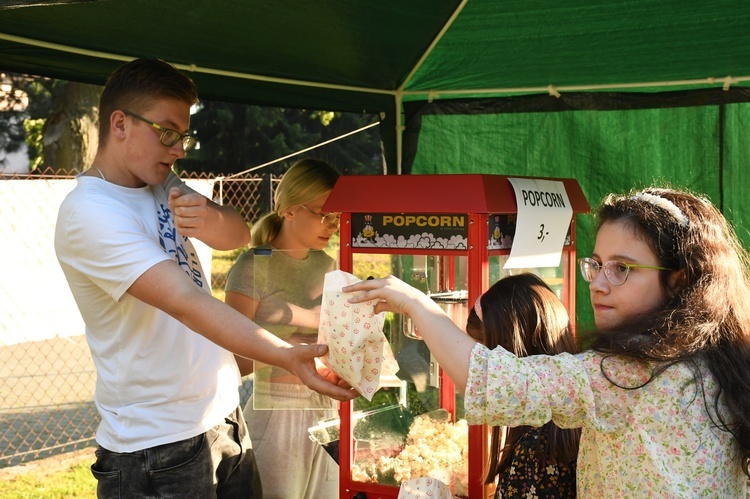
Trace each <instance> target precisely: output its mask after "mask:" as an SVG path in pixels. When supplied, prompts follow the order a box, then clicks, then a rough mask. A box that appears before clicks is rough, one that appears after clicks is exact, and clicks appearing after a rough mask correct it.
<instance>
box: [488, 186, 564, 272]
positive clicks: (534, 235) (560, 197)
mask: <svg viewBox="0 0 750 499" xmlns="http://www.w3.org/2000/svg"><path fill="white" fill-rule="evenodd" d="M508 180H509V181H510V183H511V185H513V190H514V191H515V193H516V205H517V206H518V218H517V221H516V235H515V237H514V238H513V246H512V247H511V249H510V256H509V257H508V261H507V262H506V263H505V265H504V266H503V268H506V269H519V268H536V267H557V266H559V265H560V258H561V257H562V248H563V245H564V244H565V236H566V235H567V233H568V228H569V227H570V220H571V217H572V216H573V208H572V207H571V205H570V200H569V199H568V193H567V191H566V190H565V185H564V184H563V183H562V182H557V181H554V180H536V179H529V178H509V179H508Z"/></svg>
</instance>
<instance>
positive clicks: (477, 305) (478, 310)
mask: <svg viewBox="0 0 750 499" xmlns="http://www.w3.org/2000/svg"><path fill="white" fill-rule="evenodd" d="M481 299H482V295H479V296H477V301H475V302H474V311H475V312H476V313H477V317H479V320H480V321H482V322H484V319H482V304H481V303H479V300H481Z"/></svg>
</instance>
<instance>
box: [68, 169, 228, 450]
mask: <svg viewBox="0 0 750 499" xmlns="http://www.w3.org/2000/svg"><path fill="white" fill-rule="evenodd" d="M172 186H179V187H181V188H182V189H183V190H190V189H189V188H188V187H187V186H185V185H184V184H183V183H182V182H181V181H180V179H179V178H177V176H176V175H174V174H172V173H170V174H169V175H168V177H167V179H166V180H165V182H164V184H163V185H161V186H146V187H142V188H128V187H122V186H118V185H115V184H112V183H110V182H107V181H105V180H102V179H100V178H96V177H88V176H82V177H79V178H78V185H77V186H76V187H75V188H74V189H73V191H71V192H70V194H68V196H67V197H66V198H65V200H64V201H63V203H62V205H61V206H60V211H59V213H58V219H57V226H56V229H55V251H56V253H57V258H58V260H59V262H60V265H61V267H62V269H63V272H64V273H65V277H66V278H67V280H68V284H69V286H70V289H71V291H72V293H73V296H74V298H75V300H76V303H77V304H78V308H79V310H80V312H81V315H82V316H83V320H84V322H85V324H86V338H87V341H88V344H89V348H90V349H91V355H92V357H93V360H94V364H95V365H96V370H97V382H96V394H95V401H96V405H97V408H98V409H99V413H100V415H101V418H102V421H101V424H100V425H99V429H98V431H97V434H96V440H97V442H98V443H99V445H101V446H102V447H104V448H106V449H108V450H111V451H114V452H133V451H136V450H141V449H146V448H149V447H154V446H157V445H162V444H166V443H171V442H177V441H180V440H184V439H186V438H190V437H194V436H196V435H199V434H201V433H203V432H205V431H206V430H207V429H209V428H211V427H213V426H215V425H217V424H219V423H220V422H222V421H223V420H224V417H226V416H227V415H228V414H229V413H230V412H232V411H233V410H234V409H235V408H236V407H237V406H238V404H239V393H238V390H237V385H238V383H239V381H240V375H239V370H238V368H237V364H236V362H235V361H234V357H233V355H232V354H231V353H230V352H228V351H227V350H225V349H223V348H221V347H219V346H218V345H216V344H215V343H213V342H211V341H209V340H208V339H206V338H205V337H203V336H201V335H200V334H198V333H196V332H194V331H192V330H191V329H189V328H188V327H187V326H185V325H184V324H182V323H181V322H179V321H177V320H176V319H174V318H172V317H171V316H169V315H167V314H166V313H164V312H162V311H161V310H159V309H157V308H154V307H152V306H150V305H147V304H145V303H143V302H141V301H140V300H137V299H136V298H134V297H132V296H131V295H129V294H127V293H126V291H127V290H128V289H129V288H130V286H131V285H132V284H133V283H134V282H135V280H136V279H137V278H138V277H140V276H141V275H142V274H143V273H144V272H145V271H146V270H148V269H149V268H151V267H153V266H154V265H156V264H157V263H159V262H162V261H164V260H170V259H171V260H174V261H176V262H177V263H178V264H179V265H180V266H181V267H182V268H183V269H184V270H185V272H186V273H187V274H188V275H189V276H190V277H191V278H192V279H193V281H194V282H195V284H196V285H197V286H199V287H201V288H202V289H203V290H204V291H205V292H206V293H209V294H211V290H210V289H209V287H208V285H207V281H206V279H205V275H204V272H203V269H202V267H201V265H200V261H199V260H198V257H197V255H196V252H195V250H194V248H193V245H192V244H191V243H190V241H189V240H188V239H187V238H185V237H182V236H179V235H177V233H176V231H175V228H174V221H173V219H172V216H171V211H170V210H169V205H168V192H169V189H170V187H172Z"/></svg>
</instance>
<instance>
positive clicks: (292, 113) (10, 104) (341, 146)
mask: <svg viewBox="0 0 750 499" xmlns="http://www.w3.org/2000/svg"><path fill="white" fill-rule="evenodd" d="M0 82H3V83H5V85H6V86H7V85H10V88H11V90H10V91H5V92H2V93H0V151H3V150H4V151H6V152H13V151H17V150H18V148H19V147H20V146H21V144H23V143H24V141H25V142H26V144H27V146H28V150H29V162H30V165H31V168H32V169H34V168H35V167H37V166H42V165H43V166H45V167H53V168H58V169H59V168H62V169H66V170H69V169H76V170H82V169H84V168H86V167H88V166H89V165H90V161H91V159H93V153H94V149H95V147H96V141H95V135H96V134H95V131H96V120H97V105H98V97H99V95H100V92H101V89H102V87H100V86H95V85H87V84H83V83H77V82H68V81H64V80H54V79H50V78H44V77H40V76H29V75H20V74H14V73H5V74H4V76H3V78H2V80H0ZM6 86H4V87H3V89H5V88H6ZM199 90H200V89H199ZM195 111H196V112H195V113H194V114H193V115H192V117H191V128H192V130H193V133H195V134H196V135H197V136H198V140H199V145H198V147H197V148H196V149H195V150H193V151H190V153H189V154H188V155H187V157H186V158H184V159H182V160H180V161H179V162H178V163H177V165H178V167H179V168H180V169H182V170H185V171H191V172H206V173H213V174H223V175H231V174H233V173H240V172H244V171H247V170H249V169H252V168H254V167H256V166H258V165H262V164H265V163H269V162H273V164H271V165H269V166H268V167H265V168H263V169H262V170H258V173H266V172H270V173H277V174H278V173H283V172H284V171H286V169H287V168H288V167H289V166H290V165H291V164H293V163H294V162H295V161H297V160H298V159H301V158H303V157H312V158H316V159H320V160H323V161H326V162H328V163H329V164H331V165H332V166H333V167H334V168H336V169H337V170H338V171H339V172H340V173H342V174H378V173H382V172H383V171H384V168H383V159H382V158H383V156H382V151H381V145H380V133H379V128H378V127H377V126H375V127H372V128H369V129H367V130H364V131H362V132H359V133H356V134H352V135H350V136H348V137H346V138H343V139H341V140H336V141H333V142H331V143H330V144H327V145H325V146H321V147H315V146H317V145H319V144H321V143H323V142H326V141H329V140H332V139H335V138H337V137H340V136H342V135H344V134H347V133H349V132H352V131H354V130H358V129H360V128H362V127H364V126H365V125H369V124H372V123H374V122H376V121H377V119H378V117H377V116H373V115H367V114H361V115H360V114H352V113H337V112H331V111H319V110H318V111H310V110H304V109H291V108H273V107H260V106H250V105H245V104H238V103H231V102H219V101H208V100H206V101H202V102H201V103H200V105H199V106H198V107H197V109H196V110H195ZM24 123H25V125H24ZM40 133H41V136H40V135H39V134H40ZM313 147H315V148H314V149H312V150H310V151H307V152H305V153H302V154H299V155H294V154H295V153H297V152H299V151H302V150H305V149H308V148H313ZM290 155H294V156H290ZM285 156H290V157H289V158H288V159H286V160H283V161H279V162H276V161H275V160H278V159H279V158H282V157H285ZM1 158H2V156H1V155H0V160H1ZM0 166H2V165H1V164H0Z"/></svg>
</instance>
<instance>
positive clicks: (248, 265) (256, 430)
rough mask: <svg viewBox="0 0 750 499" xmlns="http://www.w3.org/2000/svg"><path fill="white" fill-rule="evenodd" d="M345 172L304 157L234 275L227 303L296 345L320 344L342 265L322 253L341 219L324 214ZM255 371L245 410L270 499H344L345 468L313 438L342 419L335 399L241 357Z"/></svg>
mask: <svg viewBox="0 0 750 499" xmlns="http://www.w3.org/2000/svg"><path fill="white" fill-rule="evenodd" d="M337 178H338V173H337V172H336V171H335V170H334V169H333V168H331V167H330V166H329V165H327V164H326V163H324V162H322V161H317V160H313V159H304V160H302V161H299V162H297V163H295V164H294V165H292V167H291V168H289V170H288V171H287V172H286V173H285V174H284V176H283V178H282V180H281V182H280V183H279V185H278V187H277V188H276V192H275V195H274V211H273V212H271V213H268V214H266V215H264V216H263V217H262V218H261V219H260V220H258V222H256V223H255V225H254V226H253V228H252V231H251V241H250V246H251V248H250V249H249V250H248V251H246V252H245V253H243V254H242V255H240V256H239V258H237V261H236V262H235V263H234V265H233V266H232V268H231V269H230V271H229V274H228V275H227V284H226V302H227V303H228V304H229V305H231V306H232V307H234V308H235V309H237V310H239V311H240V312H242V313H243V314H244V315H246V316H247V317H249V318H250V319H252V320H253V321H255V322H257V323H258V324H261V325H262V327H264V328H265V329H267V330H269V331H271V332H272V333H273V334H275V335H277V336H279V337H280V338H282V339H284V340H286V341H287V342H289V343H291V344H305V343H315V342H316V340H317V336H318V322H319V320H320V304H321V297H322V293H323V279H324V277H325V274H326V273H327V272H330V271H331V270H334V268H335V261H334V260H333V259H332V258H331V257H330V256H328V255H327V254H326V253H325V252H324V251H323V249H324V248H325V247H326V245H327V244H328V241H329V239H330V238H331V236H332V235H333V234H334V233H335V232H336V231H337V230H338V224H337V222H338V215H337V214H328V213H322V212H321V211H322V208H323V204H324V203H325V202H326V199H328V195H329V194H330V192H331V189H333V185H334V184H335V183H336V179H337ZM237 363H238V364H239V365H240V370H241V372H242V373H243V375H244V374H249V373H251V372H254V380H253V395H252V396H251V397H250V400H248V402H247V404H246V405H245V409H244V415H245V419H246V421H247V425H248V429H249V432H250V438H251V440H252V444H253V450H254V452H255V457H256V459H257V463H258V470H259V472H260V477H261V481H262V484H263V494H264V496H265V497H274V498H288V499H314V498H321V497H338V464H337V463H336V462H335V461H334V460H333V459H332V458H331V456H329V455H328V454H327V452H326V451H325V449H324V448H323V447H322V446H320V445H319V444H318V443H316V442H313V441H312V440H311V439H310V435H309V433H308V431H307V429H308V428H310V427H312V426H315V425H316V424H318V422H319V421H320V420H321V419H324V418H328V417H336V416H337V411H336V409H337V408H338V406H337V404H336V401H335V400H333V399H330V398H328V397H324V396H321V395H319V394H317V393H315V392H313V391H312V390H310V389H309V388H307V387H306V386H305V385H303V384H302V383H301V382H300V380H299V378H297V377H295V376H294V375H292V374H291V373H290V372H288V371H286V370H284V369H281V368H278V367H273V366H269V365H265V364H259V363H255V365H253V364H252V361H249V360H247V359H243V358H240V357H238V358H237Z"/></svg>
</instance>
